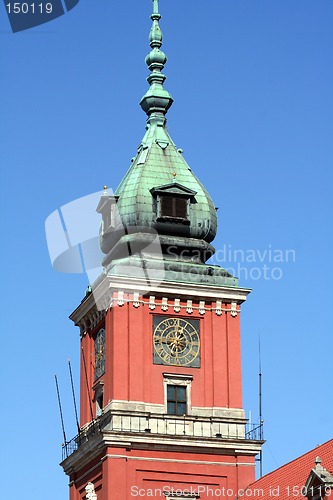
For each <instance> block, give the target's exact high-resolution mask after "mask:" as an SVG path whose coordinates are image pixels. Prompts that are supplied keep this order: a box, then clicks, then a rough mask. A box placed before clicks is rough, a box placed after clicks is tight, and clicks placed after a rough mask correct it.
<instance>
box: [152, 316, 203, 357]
mask: <svg viewBox="0 0 333 500" xmlns="http://www.w3.org/2000/svg"><path fill="white" fill-rule="evenodd" d="M153 344H154V363H155V364H167V365H175V366H200V356H199V354H200V335H199V321H198V320H190V321H188V320H186V319H184V318H170V317H159V318H155V321H154V331H153Z"/></svg>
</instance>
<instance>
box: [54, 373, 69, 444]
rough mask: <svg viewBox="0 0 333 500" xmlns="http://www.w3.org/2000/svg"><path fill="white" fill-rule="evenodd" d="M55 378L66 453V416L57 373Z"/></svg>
mask: <svg viewBox="0 0 333 500" xmlns="http://www.w3.org/2000/svg"><path fill="white" fill-rule="evenodd" d="M54 379H55V383H56V388H57V396H58V404H59V412H60V419H61V427H62V434H63V437H64V444H63V446H64V447H65V448H66V453H67V438H66V432H65V425H64V417H63V414H62V407H61V400H60V392H59V385H58V379H57V375H54Z"/></svg>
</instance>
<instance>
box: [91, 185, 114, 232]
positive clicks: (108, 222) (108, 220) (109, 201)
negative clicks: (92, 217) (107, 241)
mask: <svg viewBox="0 0 333 500" xmlns="http://www.w3.org/2000/svg"><path fill="white" fill-rule="evenodd" d="M117 201H118V196H109V195H108V194H107V193H106V192H105V193H103V195H102V196H101V199H100V202H99V204H98V207H97V209H96V211H97V212H98V213H100V214H102V234H104V233H106V232H108V231H110V230H112V229H113V228H114V227H115V226H116V217H117Z"/></svg>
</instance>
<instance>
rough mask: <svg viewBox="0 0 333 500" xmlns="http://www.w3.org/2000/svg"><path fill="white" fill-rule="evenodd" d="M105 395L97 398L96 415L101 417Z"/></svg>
mask: <svg viewBox="0 0 333 500" xmlns="http://www.w3.org/2000/svg"><path fill="white" fill-rule="evenodd" d="M103 407H104V403H103V393H101V394H99V395H98V396H97V398H96V415H97V417H99V416H100V415H102V413H103Z"/></svg>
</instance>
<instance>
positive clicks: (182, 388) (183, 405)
mask: <svg viewBox="0 0 333 500" xmlns="http://www.w3.org/2000/svg"><path fill="white" fill-rule="evenodd" d="M163 377H164V404H165V413H166V414H167V415H176V416H184V415H190V414H191V409H192V405H191V387H192V380H193V376H192V375H179V374H178V373H177V374H172V373H163Z"/></svg>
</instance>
